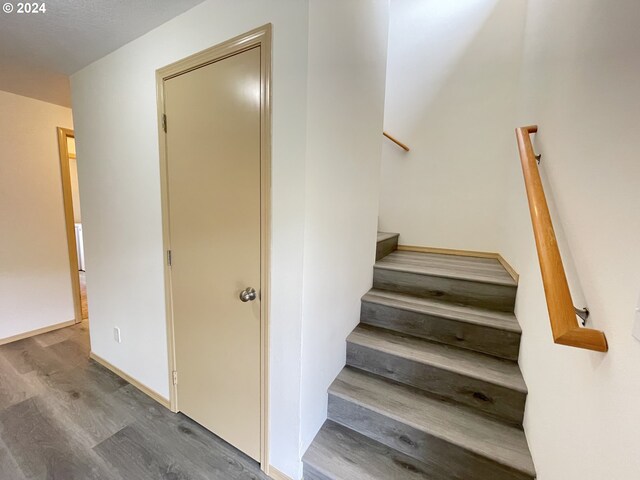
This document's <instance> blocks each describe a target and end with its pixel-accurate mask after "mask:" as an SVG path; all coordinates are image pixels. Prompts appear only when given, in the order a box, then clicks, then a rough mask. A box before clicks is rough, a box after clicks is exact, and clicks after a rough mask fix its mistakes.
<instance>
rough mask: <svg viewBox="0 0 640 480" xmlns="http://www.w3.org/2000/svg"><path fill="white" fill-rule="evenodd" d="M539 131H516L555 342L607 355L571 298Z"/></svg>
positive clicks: (530, 128) (603, 343)
mask: <svg viewBox="0 0 640 480" xmlns="http://www.w3.org/2000/svg"><path fill="white" fill-rule="evenodd" d="M537 131H538V127H537V125H533V126H528V127H520V128H516V137H517V139H518V150H519V152H520V160H521V162H522V173H523V174H524V183H525V187H526V189H527V198H528V200H529V212H530V213H531V223H532V224H533V234H534V237H535V239H536V248H537V250H538V259H539V261H540V270H541V272H542V281H543V284H544V293H545V296H546V298H547V308H548V310H549V320H550V321H551V330H552V332H553V340H554V342H555V343H558V344H561V345H568V346H571V347H578V348H586V349H588V350H596V351H598V352H606V351H607V350H608V346H607V339H606V337H605V335H604V332H601V331H600V330H594V329H592V328H582V327H580V325H579V324H578V320H577V319H576V310H575V308H574V306H573V300H572V299H571V292H570V290H569V284H568V282H567V277H566V274H565V271H564V266H563V265H562V257H561V256H560V249H559V248H558V241H557V239H556V235H555V232H554V230H553V224H552V223H551V215H550V213H549V206H548V205H547V200H546V197H545V195H544V189H543V187H542V180H541V179H540V172H539V171H538V165H537V163H536V156H535V153H534V151H533V145H532V144H531V137H530V135H531V134H532V133H535V132H537Z"/></svg>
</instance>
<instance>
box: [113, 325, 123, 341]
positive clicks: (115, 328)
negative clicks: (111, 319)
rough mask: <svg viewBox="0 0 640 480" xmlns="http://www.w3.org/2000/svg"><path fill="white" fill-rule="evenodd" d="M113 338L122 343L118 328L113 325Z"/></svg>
mask: <svg viewBox="0 0 640 480" xmlns="http://www.w3.org/2000/svg"><path fill="white" fill-rule="evenodd" d="M113 339H114V340H115V341H116V342H118V343H122V337H121V336H120V328H118V327H114V329H113Z"/></svg>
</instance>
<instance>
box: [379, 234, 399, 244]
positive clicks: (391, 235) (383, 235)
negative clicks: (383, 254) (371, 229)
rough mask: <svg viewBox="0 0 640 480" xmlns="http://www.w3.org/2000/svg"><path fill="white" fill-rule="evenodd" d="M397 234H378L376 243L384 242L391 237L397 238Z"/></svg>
mask: <svg viewBox="0 0 640 480" xmlns="http://www.w3.org/2000/svg"><path fill="white" fill-rule="evenodd" d="M399 236H400V234H399V233H389V232H378V239H377V241H378V242H384V241H385V240H389V239H390V238H393V237H399Z"/></svg>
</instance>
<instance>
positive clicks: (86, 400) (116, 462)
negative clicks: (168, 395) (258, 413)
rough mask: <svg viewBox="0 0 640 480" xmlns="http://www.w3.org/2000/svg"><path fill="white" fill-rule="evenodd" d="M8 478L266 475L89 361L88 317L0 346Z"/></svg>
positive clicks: (3, 459)
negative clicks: (86, 319) (86, 321)
mask: <svg viewBox="0 0 640 480" xmlns="http://www.w3.org/2000/svg"><path fill="white" fill-rule="evenodd" d="M0 479H1V480H25V479H37V480H45V479H46V480H93V479H96V480H112V479H113V480H155V479H167V480H169V479H170V480H191V479H193V480H212V479H220V480H241V479H242V480H244V479H253V480H258V479H259V480H266V479H268V477H267V476H266V475H264V474H263V473H262V472H261V471H260V469H259V466H258V464H257V463H256V462H254V461H253V460H252V459H250V458H249V457H247V456H245V455H244V454H242V453H241V452H239V451H238V450H236V449H234V448H233V447H231V446H230V445H228V444H227V443H225V442H224V441H222V440H221V439H219V438H218V437H216V436H215V435H213V434H212V433H211V432H209V431H207V430H206V429H204V428H203V427H201V426H200V425H198V424H197V423H195V422H193V421H192V420H190V419H189V418H187V417H185V416H184V415H182V414H174V413H172V412H170V411H169V410H167V409H166V408H164V407H163V406H161V405H159V404H158V403H156V402H155V401H154V400H152V399H150V398H149V397H147V396H146V395H145V394H143V393H141V392H140V391H139V390H137V389H136V388H135V387H133V386H132V385H130V384H129V383H127V382H126V381H124V380H122V379H121V378H120V377H118V376H117V375H115V374H113V373H112V372H110V371H109V370H107V369H105V368H104V367H102V366H101V365H99V364H97V363H95V362H94V361H92V360H90V359H89V337H88V325H87V324H86V323H81V324H78V325H75V326H72V327H68V328H65V329H62V330H57V331H55V332H50V333H46V334H42V335H39V336H37V337H32V338H28V339H25V340H21V341H18V342H14V343H11V344H8V345H4V346H1V347H0Z"/></svg>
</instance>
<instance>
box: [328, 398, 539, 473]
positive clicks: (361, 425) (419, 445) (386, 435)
mask: <svg viewBox="0 0 640 480" xmlns="http://www.w3.org/2000/svg"><path fill="white" fill-rule="evenodd" d="M328 413H329V418H330V419H331V420H333V421H335V422H337V423H340V424H342V425H344V426H346V427H348V428H351V429H353V430H355V431H357V432H359V433H361V434H363V435H366V436H367V437H369V438H372V439H374V440H377V441H378V442H380V443H383V444H385V445H387V446H389V447H391V448H394V449H396V450H398V451H400V452H402V453H405V454H406V455H409V456H410V457H412V458H415V459H416V460H419V461H422V462H425V463H429V464H434V463H435V464H438V465H439V466H441V467H442V468H445V469H447V470H448V471H450V472H451V474H452V475H451V476H452V478H459V479H465V480H487V479H491V480H531V479H532V478H533V477H531V476H529V475H527V474H525V473H522V472H518V471H515V470H513V469H511V468H509V467H506V466H504V465H500V464H498V463H496V462H493V461H491V460H490V459H488V458H485V457H482V456H480V455H478V454H475V453H473V452H470V451H468V450H465V449H463V448H461V447H458V446H456V445H453V444H451V443H449V442H447V441H445V440H442V439H440V438H437V437H434V436H431V435H429V434H428V433H425V432H423V431H420V430H418V429H416V428H413V427H411V426H409V425H406V424H403V423H401V422H398V421H397V420H394V419H392V418H389V417H386V416H384V415H381V414H379V413H377V412H374V411H372V410H369V409H367V408H364V407H362V406H360V405H357V404H355V403H353V402H350V401H348V400H345V399H343V398H341V397H338V396H335V395H331V394H330V395H329V410H328ZM322 480H324V479H322Z"/></svg>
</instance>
